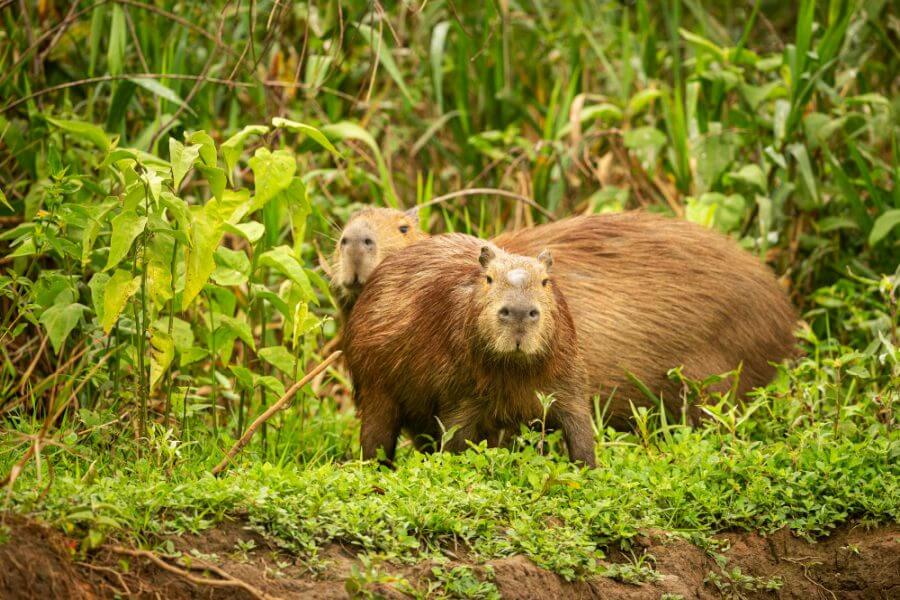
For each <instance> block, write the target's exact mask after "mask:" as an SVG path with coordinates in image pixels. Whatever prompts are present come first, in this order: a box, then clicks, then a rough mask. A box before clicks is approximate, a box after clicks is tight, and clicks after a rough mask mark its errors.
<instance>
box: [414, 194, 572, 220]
mask: <svg viewBox="0 0 900 600" xmlns="http://www.w3.org/2000/svg"><path fill="white" fill-rule="evenodd" d="M481 194H484V195H488V196H503V197H504V198H512V199H513V200H517V201H519V202H522V203H523V204H527V205H528V206H530V207H531V208H533V209H535V210H536V211H538V212H539V213H541V214H542V215H544V216H545V217H547V218H548V219H550V220H551V221H555V220H556V216H555V215H554V214H553V213H552V212H550V211H549V210H547V209H546V208H544V207H543V206H541V205H540V204H538V203H537V202H535V201H534V200H532V199H531V198H527V197H525V196H523V195H521V194H517V193H515V192H510V191H507V190H499V189H496V188H472V189H468V190H459V191H456V192H450V193H449V194H444V195H443V196H438V197H437V198H433V199H431V200H429V201H428V202H426V203H424V204H422V205H421V206H433V205H435V204H440V203H442V202H446V201H447V200H451V199H453V198H460V197H462V196H478V195H481Z"/></svg>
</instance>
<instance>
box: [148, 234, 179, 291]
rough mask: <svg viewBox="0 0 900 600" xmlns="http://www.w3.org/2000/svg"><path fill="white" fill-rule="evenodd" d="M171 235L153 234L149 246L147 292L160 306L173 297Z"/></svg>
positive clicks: (172, 244) (173, 244)
mask: <svg viewBox="0 0 900 600" xmlns="http://www.w3.org/2000/svg"><path fill="white" fill-rule="evenodd" d="M174 246H175V242H174V240H172V238H170V237H169V236H165V235H157V236H153V238H152V239H151V242H150V245H149V246H148V247H147V258H148V260H147V293H148V294H149V296H150V298H151V299H152V300H153V301H154V302H155V303H156V306H157V307H158V308H161V307H162V306H163V304H165V303H166V302H168V301H169V300H171V299H172V252H174V250H175V248H174Z"/></svg>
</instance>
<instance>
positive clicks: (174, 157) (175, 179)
mask: <svg viewBox="0 0 900 600" xmlns="http://www.w3.org/2000/svg"><path fill="white" fill-rule="evenodd" d="M199 158H200V146H199V145H195V144H191V145H190V146H185V145H184V144H182V143H181V142H179V141H178V140H176V139H175V138H173V137H170V138H169V161H170V162H171V163H172V189H174V190H175V191H176V192H177V191H178V188H179V187H181V181H182V180H183V179H184V176H185V175H187V172H188V171H190V170H191V167H193V166H194V163H195V162H196V161H197V159H199ZM223 175H224V173H223ZM223 183H224V182H223Z"/></svg>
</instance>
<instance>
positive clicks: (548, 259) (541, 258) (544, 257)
mask: <svg viewBox="0 0 900 600" xmlns="http://www.w3.org/2000/svg"><path fill="white" fill-rule="evenodd" d="M538 262H539V263H541V264H542V265H544V269H546V270H547V271H550V267H551V266H553V256H552V255H551V254H550V250H548V249H547V248H544V249H543V250H541V253H540V254H538Z"/></svg>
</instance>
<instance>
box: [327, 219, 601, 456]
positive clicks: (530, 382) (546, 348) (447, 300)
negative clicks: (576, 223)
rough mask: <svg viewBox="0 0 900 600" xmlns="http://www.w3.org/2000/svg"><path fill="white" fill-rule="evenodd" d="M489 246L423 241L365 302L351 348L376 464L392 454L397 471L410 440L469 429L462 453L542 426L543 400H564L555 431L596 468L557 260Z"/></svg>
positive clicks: (456, 237)
mask: <svg viewBox="0 0 900 600" xmlns="http://www.w3.org/2000/svg"><path fill="white" fill-rule="evenodd" d="M486 244H487V243H486V242H484V241H482V240H479V239H477V238H474V237H471V236H467V235H462V234H448V235H442V236H436V237H433V238H430V239H427V240H423V241H420V242H418V243H416V244H414V245H412V246H411V247H410V248H408V249H407V251H404V252H400V253H395V254H393V255H392V256H389V257H388V258H386V259H385V260H384V261H383V262H382V263H381V265H379V267H378V269H377V270H375V271H374V273H373V274H372V277H371V279H370V280H369V281H368V283H367V284H366V286H365V288H364V289H363V291H362V293H361V294H360V296H359V298H358V299H357V301H356V304H355V306H354V308H353V311H352V313H351V314H350V318H349V320H348V322H347V325H346V328H345V331H344V339H343V346H344V352H345V358H346V360H347V365H348V366H349V368H350V372H351V375H352V378H353V387H354V400H355V402H356V405H357V410H358V413H359V416H360V420H361V422H362V425H361V433H360V442H361V445H362V450H363V457H364V458H367V459H369V458H375V457H376V456H377V452H378V449H379V448H382V449H383V450H384V452H385V455H386V458H387V459H388V460H392V459H393V455H394V450H395V447H396V441H397V437H398V435H399V433H400V431H401V429H403V430H405V431H406V432H407V433H409V434H410V435H411V436H412V437H413V440H414V441H415V443H416V445H417V446H419V447H420V448H421V447H422V446H423V442H424V441H425V440H426V438H431V440H432V441H433V442H436V443H437V444H440V441H441V425H443V427H444V428H445V429H447V430H449V429H451V428H452V427H454V426H457V427H459V430H458V431H457V432H456V434H455V435H454V436H453V437H452V438H451V440H450V441H449V442H447V443H446V444H445V445H444V448H445V449H447V450H451V451H454V450H461V449H464V448H465V447H466V444H465V443H466V441H467V440H472V441H478V440H481V439H485V438H489V437H494V436H496V433H497V432H498V431H499V430H501V429H517V428H518V424H520V423H529V422H531V421H532V420H533V419H537V418H540V417H541V416H542V408H541V405H540V402H539V400H538V397H537V395H536V391H539V392H543V393H547V394H553V395H554V398H555V401H554V402H553V404H552V405H551V407H550V411H549V413H548V421H549V423H550V425H551V426H556V427H559V428H561V429H562V431H563V436H564V438H565V440H566V443H567V446H568V448H569V455H570V457H571V458H572V459H573V460H578V461H582V462H584V463H587V464H589V465H593V464H594V446H593V433H592V427H591V412H590V407H589V405H588V404H587V403H586V402H585V401H584V398H585V394H586V390H585V387H584V382H585V374H584V370H583V367H582V362H581V359H580V355H579V352H578V340H577V334H576V332H575V326H574V324H573V323H572V319H571V317H570V315H569V311H568V307H567V304H566V300H565V297H564V295H563V294H562V293H561V292H560V290H559V288H558V287H557V286H556V285H555V283H554V282H553V281H552V277H551V276H549V275H548V270H549V265H550V263H551V259H550V257H549V256H548V255H547V254H542V255H541V257H540V260H536V259H534V258H527V257H524V256H515V255H511V254H508V253H506V252H503V251H502V250H499V249H497V248H495V247H493V246H491V245H486ZM535 254H536V253H535ZM436 417H437V418H436ZM438 418H439V419H440V423H439V422H438Z"/></svg>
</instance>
